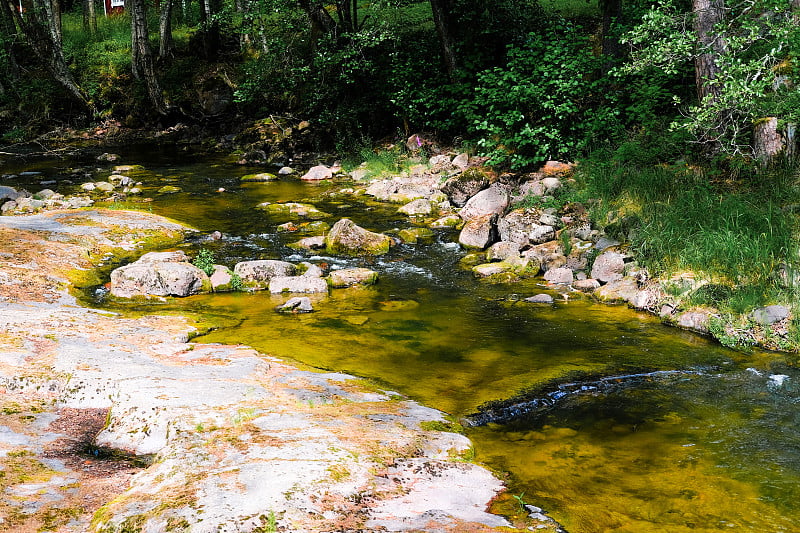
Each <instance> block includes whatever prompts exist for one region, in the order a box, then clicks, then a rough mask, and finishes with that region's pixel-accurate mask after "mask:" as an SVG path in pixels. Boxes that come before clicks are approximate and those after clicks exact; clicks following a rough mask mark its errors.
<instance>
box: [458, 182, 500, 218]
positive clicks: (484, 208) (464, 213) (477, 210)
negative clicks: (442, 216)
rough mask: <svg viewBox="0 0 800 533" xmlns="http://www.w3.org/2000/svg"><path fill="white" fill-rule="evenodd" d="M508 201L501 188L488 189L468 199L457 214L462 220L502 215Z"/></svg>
mask: <svg viewBox="0 0 800 533" xmlns="http://www.w3.org/2000/svg"><path fill="white" fill-rule="evenodd" d="M508 201H509V200H508V193H507V192H506V191H505V190H504V189H503V188H502V187H500V186H494V187H489V188H488V189H484V190H482V191H481V192H479V193H478V194H476V195H475V196H473V197H472V198H470V199H469V200H468V201H467V203H466V204H465V205H464V207H463V208H462V209H461V211H459V213H458V214H459V216H460V217H461V218H463V219H464V220H472V219H474V218H478V217H482V216H485V215H502V214H503V212H504V211H505V210H506V208H507V207H508Z"/></svg>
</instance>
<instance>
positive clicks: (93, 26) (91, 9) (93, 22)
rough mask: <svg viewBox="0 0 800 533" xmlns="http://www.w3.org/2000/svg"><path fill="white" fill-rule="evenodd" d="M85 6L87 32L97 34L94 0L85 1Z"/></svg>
mask: <svg viewBox="0 0 800 533" xmlns="http://www.w3.org/2000/svg"><path fill="white" fill-rule="evenodd" d="M86 6H87V7H88V8H89V31H90V32H91V34H92V35H95V34H96V33H97V13H96V12H95V8H94V7H95V6H94V0H86Z"/></svg>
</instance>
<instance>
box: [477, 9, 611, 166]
mask: <svg viewBox="0 0 800 533" xmlns="http://www.w3.org/2000/svg"><path fill="white" fill-rule="evenodd" d="M600 66H601V65H600V60H599V59H598V58H597V57H596V56H594V54H593V53H592V48H591V43H590V42H589V39H588V37H585V32H584V31H582V28H580V27H578V26H576V25H575V24H572V23H569V22H567V21H564V20H558V19H556V21H555V22H554V23H552V24H551V25H550V26H549V27H548V28H546V29H545V30H543V31H541V32H537V33H532V34H530V35H529V37H528V40H527V41H526V42H525V43H524V44H523V45H511V46H510V47H509V49H508V64H507V65H506V66H504V67H496V68H493V69H490V70H486V71H484V72H481V73H479V74H478V86H477V88H476V91H475V102H476V103H477V105H476V106H475V109H474V111H472V122H473V126H474V128H475V130H476V132H477V133H478V135H480V138H479V141H478V146H479V148H480V149H482V150H483V151H485V152H486V153H488V154H489V155H490V156H491V163H494V164H502V165H508V166H510V167H512V168H516V169H522V168H526V167H529V166H531V165H538V164H539V163H541V162H543V161H545V160H547V159H558V158H566V159H569V158H574V157H575V156H576V155H577V154H578V153H579V152H580V151H581V150H582V149H585V148H586V147H587V146H588V145H589V140H590V138H591V137H593V136H596V135H598V134H599V133H603V134H604V135H605V136H606V137H608V136H613V135H615V134H616V133H618V131H619V130H618V128H619V121H618V118H617V114H618V111H616V110H615V109H613V108H612V107H610V106H609V105H608V101H606V100H605V99H604V98H602V97H601V96H599V95H602V93H603V90H604V85H605V81H603V80H602V79H601V80H598V79H596V78H595V76H594V75H593V74H594V73H595V71H596V70H597V69H598V68H599V67H600Z"/></svg>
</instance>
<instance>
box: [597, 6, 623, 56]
mask: <svg viewBox="0 0 800 533" xmlns="http://www.w3.org/2000/svg"><path fill="white" fill-rule="evenodd" d="M600 11H601V12H602V14H603V27H602V30H601V31H602V32H603V55H605V56H610V57H621V56H622V55H623V53H624V48H623V47H622V46H621V45H620V44H619V41H618V40H617V39H616V38H614V37H612V36H611V24H612V23H613V22H614V21H615V20H619V19H620V18H621V17H622V0H600Z"/></svg>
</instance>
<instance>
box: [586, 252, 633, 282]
mask: <svg viewBox="0 0 800 533" xmlns="http://www.w3.org/2000/svg"><path fill="white" fill-rule="evenodd" d="M624 271H625V258H624V256H623V255H622V254H621V253H619V252H614V251H610V250H609V251H605V252H603V253H601V254H600V255H599V256H597V259H595V261H594V264H593V265H592V274H591V277H593V278H595V279H596V280H598V281H600V282H602V283H608V282H609V281H614V280H618V279H622V276H623V272H624Z"/></svg>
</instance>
